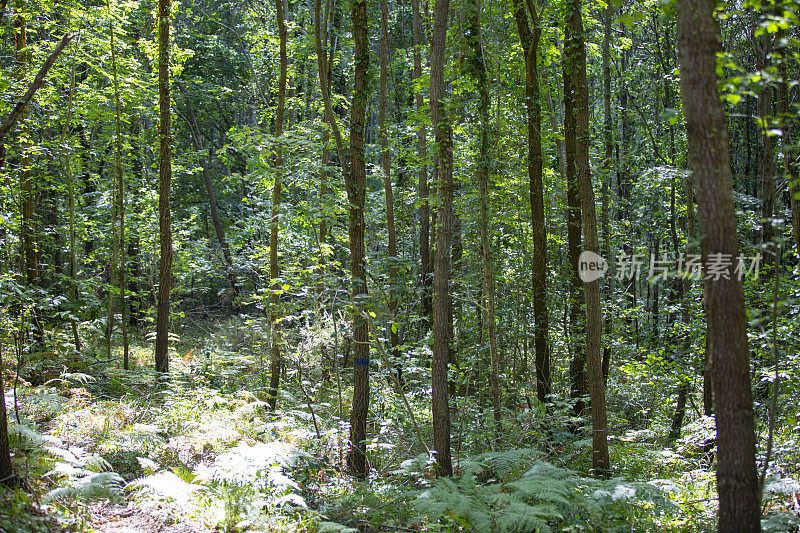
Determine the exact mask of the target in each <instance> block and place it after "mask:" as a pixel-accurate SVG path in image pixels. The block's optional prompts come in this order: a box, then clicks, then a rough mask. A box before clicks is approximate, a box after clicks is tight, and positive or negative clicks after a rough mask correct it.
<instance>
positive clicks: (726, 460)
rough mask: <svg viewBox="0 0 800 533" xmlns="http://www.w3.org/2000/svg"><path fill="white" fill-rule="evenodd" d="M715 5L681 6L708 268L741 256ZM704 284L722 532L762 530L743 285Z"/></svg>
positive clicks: (687, 107)
mask: <svg viewBox="0 0 800 533" xmlns="http://www.w3.org/2000/svg"><path fill="white" fill-rule="evenodd" d="M713 12H714V2H713V1H711V0H684V1H683V2H681V3H680V4H679V6H678V46H679V50H680V57H681V92H682V96H683V110H684V114H685V115H686V130H687V134H688V140H689V160H690V162H691V166H692V170H693V171H694V182H695V189H696V192H697V200H698V204H699V213H700V228H699V232H700V235H702V236H703V240H702V254H703V261H704V263H706V262H707V258H708V257H709V255H710V254H726V257H729V258H731V260H732V262H733V264H735V262H736V257H737V256H738V252H739V243H738V238H737V233H736V214H735V211H734V204H733V191H732V188H731V168H730V159H729V152H728V129H727V125H726V120H725V111H724V108H723V105H722V102H721V101H720V95H719V90H718V89H717V75H716V67H717V52H718V51H719V50H720V41H719V28H718V26H717V23H716V21H715V20H714V16H713ZM728 278H729V279H724V278H720V279H716V280H715V279H706V280H705V281H704V286H705V301H706V305H707V307H708V316H707V320H708V341H709V342H708V344H709V346H708V348H709V355H710V364H711V379H712V382H713V387H714V402H715V408H716V421H717V450H718V452H717V461H718V463H717V492H718V493H719V523H718V528H719V530H720V531H760V529H761V523H760V509H759V503H760V494H759V487H758V479H757V476H756V466H755V434H754V429H753V401H752V392H751V390H750V367H749V351H748V347H747V322H746V319H745V313H744V296H743V293H742V285H741V282H740V280H739V279H738V278H737V276H736V274H735V273H734V272H733V265H731V266H730V267H728Z"/></svg>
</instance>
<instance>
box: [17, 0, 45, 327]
mask: <svg viewBox="0 0 800 533" xmlns="http://www.w3.org/2000/svg"><path fill="white" fill-rule="evenodd" d="M27 9H28V6H27V3H26V1H25V0H14V44H15V53H14V70H15V76H16V79H17V82H18V83H19V86H20V89H21V90H22V92H24V88H25V85H26V77H27V71H28V49H27V47H28V43H27V27H26V20H27V17H28V15H29V14H28V13H27V12H26V10H27ZM19 128H20V138H21V139H25V138H26V137H27V136H28V135H27V131H28V106H25V107H24V108H23V110H22V112H21V113H20V117H19ZM19 161H20V169H21V170H20V178H19V179H20V183H19V185H20V207H21V226H22V239H21V240H22V256H23V258H24V261H23V268H24V272H25V283H26V284H27V285H28V286H29V287H34V286H36V285H38V283H39V264H38V263H39V258H38V255H37V251H36V220H35V219H36V198H35V195H34V190H33V188H34V181H33V176H31V171H30V160H29V156H28V141H27V140H23V141H22V142H21V143H20V159H19ZM31 316H32V317H33V322H34V329H35V332H36V338H37V342H39V341H42V340H43V331H42V324H41V322H40V320H39V313H38V311H37V310H34V311H33V313H32V315H31Z"/></svg>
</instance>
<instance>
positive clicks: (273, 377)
mask: <svg viewBox="0 0 800 533" xmlns="http://www.w3.org/2000/svg"><path fill="white" fill-rule="evenodd" d="M283 1H284V0H275V11H276V14H277V19H278V20H277V22H278V35H279V39H280V74H279V77H278V107H277V109H276V110H275V141H276V142H277V143H278V147H277V150H276V155H275V183H274V184H273V186H272V220H270V232H269V277H270V283H271V286H272V297H271V306H270V312H269V323H270V324H271V326H272V339H271V341H272V342H271V345H270V369H269V401H268V403H269V408H270V410H271V411H274V410H275V408H276V407H277V405H278V387H279V385H280V378H281V348H280V340H281V326H280V322H279V320H280V316H279V313H278V305H279V302H280V299H279V298H278V292H277V291H278V289H280V282H279V281H278V277H279V276H280V269H279V266H278V229H279V225H278V212H279V210H280V207H281V184H282V181H283V174H284V169H283V148H282V147H281V145H280V143H281V141H282V139H281V137H282V136H283V115H284V112H285V108H286V71H287V69H288V58H287V55H286V19H285V17H284V12H283V7H284V6H283Z"/></svg>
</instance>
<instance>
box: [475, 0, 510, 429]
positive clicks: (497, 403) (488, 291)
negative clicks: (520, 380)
mask: <svg viewBox="0 0 800 533" xmlns="http://www.w3.org/2000/svg"><path fill="white" fill-rule="evenodd" d="M480 5H481V2H480V0H473V2H472V3H470V4H469V6H468V9H469V21H468V23H469V28H470V32H469V37H468V44H469V46H470V48H471V54H472V55H471V61H472V63H473V64H472V72H474V76H475V78H476V81H477V85H478V98H479V101H478V109H479V116H480V123H479V131H480V151H479V153H478V161H477V171H476V174H475V177H476V178H477V182H478V188H479V189H480V195H481V199H480V202H481V203H480V206H481V207H480V227H481V248H482V251H483V296H484V299H485V302H486V304H485V305H486V313H484V319H483V328H484V330H485V332H486V339H487V340H488V344H489V361H490V364H491V386H492V409H493V412H494V423H495V427H494V429H495V439H494V440H495V442H499V441H500V436H501V435H502V426H501V423H502V418H503V406H502V402H501V398H500V361H499V360H498V357H499V355H498V353H497V338H496V335H495V316H494V315H495V310H494V300H495V284H494V267H493V266H492V263H493V260H492V241H491V239H490V237H489V172H490V168H491V162H492V160H493V155H494V154H493V153H492V152H491V139H490V138H489V131H490V128H491V121H490V115H489V111H490V109H491V100H490V96H489V80H488V76H487V73H486V61H485V59H484V56H483V46H482V45H481V37H482V33H481V11H480ZM523 15H524V13H523ZM481 345H483V343H481Z"/></svg>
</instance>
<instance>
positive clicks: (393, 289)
mask: <svg viewBox="0 0 800 533" xmlns="http://www.w3.org/2000/svg"><path fill="white" fill-rule="evenodd" d="M388 19H389V6H388V2H387V0H381V58H380V68H381V74H380V98H379V100H380V101H379V104H378V107H379V112H378V113H379V115H380V130H381V168H382V170H383V189H384V191H385V194H386V231H387V233H388V234H389V314H390V317H391V321H392V326H391V328H390V331H389V339H390V343H391V346H392V349H391V354H392V357H393V358H395V364H396V365H397V366H396V367H395V372H396V373H397V377H398V379H402V377H401V376H402V366H400V365H399V363H398V362H397V358H398V356H399V355H400V354H399V353H398V346H399V344H400V335H399V328H398V327H395V326H394V322H395V319H396V318H397V306H398V304H397V264H396V262H397V237H396V234H395V226H394V198H393V195H392V165H391V153H390V152H389V132H388V131H387V126H386V79H387V76H388V70H389V69H388V67H387V62H388V60H389V29H388V26H389V24H388Z"/></svg>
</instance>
